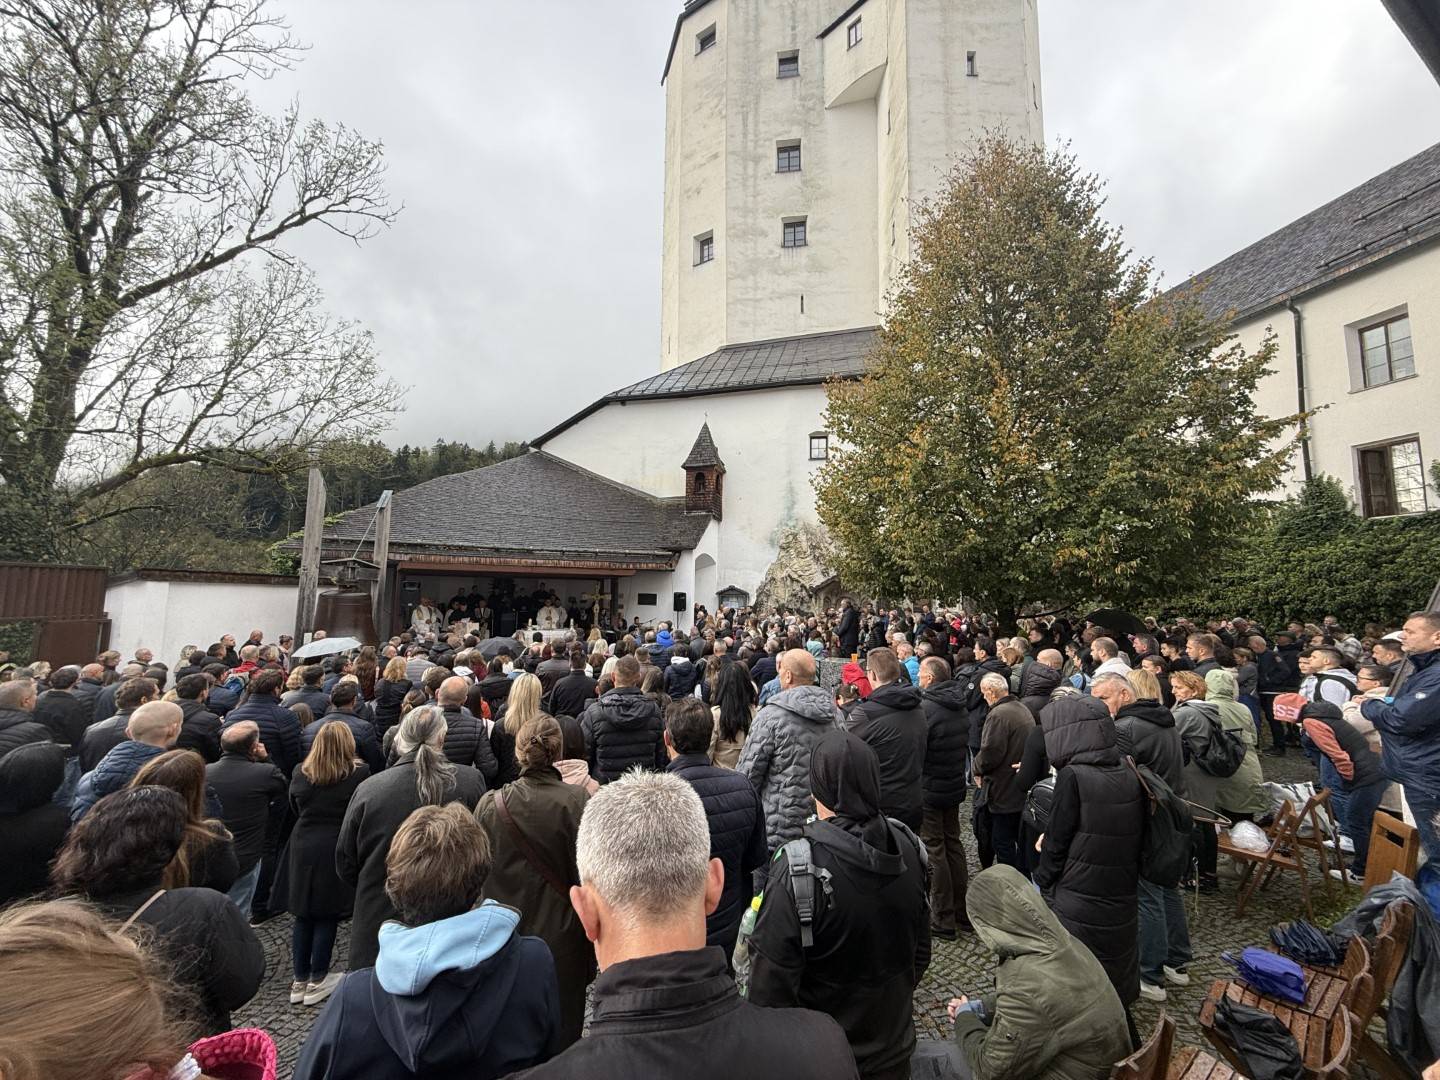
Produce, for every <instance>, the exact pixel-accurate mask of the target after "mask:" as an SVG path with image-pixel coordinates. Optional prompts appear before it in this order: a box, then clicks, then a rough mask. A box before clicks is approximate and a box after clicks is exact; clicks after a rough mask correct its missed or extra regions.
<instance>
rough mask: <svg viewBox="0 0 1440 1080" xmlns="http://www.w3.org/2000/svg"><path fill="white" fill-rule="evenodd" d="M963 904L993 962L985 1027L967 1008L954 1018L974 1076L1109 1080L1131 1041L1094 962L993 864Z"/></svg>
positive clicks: (1019, 883)
mask: <svg viewBox="0 0 1440 1080" xmlns="http://www.w3.org/2000/svg"><path fill="white" fill-rule="evenodd" d="M965 910H966V911H967V912H968V914H969V916H970V922H971V924H972V925H973V926H974V927H975V932H976V934H978V935H979V937H980V940H981V941H982V942H984V943H985V946H986V947H987V948H989V949H990V950H991V951H993V952H994V953H995V954H996V956H997V958H998V960H999V966H998V967H997V968H996V971H995V994H994V996H993V998H992V997H987V998H986V999H985V1011H986V1013H987V1014H988V1015H989V1016H990V1017H991V1022H990V1025H989V1026H988V1027H987V1026H986V1025H985V1024H984V1023H983V1022H982V1021H981V1020H980V1019H979V1017H977V1016H976V1015H975V1014H974V1013H969V1012H962V1013H961V1014H960V1016H959V1017H958V1018H957V1019H956V1021H955V1040H956V1042H958V1043H959V1044H960V1049H961V1051H962V1052H963V1053H964V1055H965V1059H966V1061H968V1062H969V1064H970V1069H971V1071H972V1072H973V1073H974V1076H975V1080H1002V1078H1007V1077H1009V1078H1014V1077H1022V1076H1023V1077H1035V1078H1037V1080H1104V1078H1105V1077H1108V1076H1109V1075H1110V1070H1111V1068H1112V1067H1113V1066H1114V1064H1115V1062H1117V1061H1120V1060H1122V1059H1123V1058H1125V1057H1126V1056H1127V1055H1128V1054H1129V1053H1130V1037H1129V1034H1128V1032H1127V1029H1126V1025H1125V1010H1124V1008H1122V1007H1121V1005H1120V999H1119V997H1117V996H1116V994H1115V988H1114V987H1113V986H1111V985H1110V979H1109V978H1108V977H1107V976H1106V974H1105V969H1104V968H1102V967H1101V966H1100V961H1098V960H1096V959H1095V957H1094V955H1093V954H1091V952H1090V950H1089V949H1087V948H1086V947H1085V946H1084V945H1082V944H1081V943H1080V942H1078V941H1076V940H1075V939H1074V938H1073V937H1071V936H1070V933H1069V932H1068V931H1067V930H1066V929H1065V928H1064V927H1063V926H1061V925H1060V921H1059V920H1058V919H1057V918H1056V917H1055V915H1054V914H1053V913H1052V912H1051V911H1050V909H1049V908H1048V907H1046V905H1045V901H1044V899H1043V898H1042V897H1041V896H1040V894H1039V892H1037V891H1036V889H1035V887H1034V886H1033V885H1031V884H1030V882H1028V881H1027V880H1025V878H1024V876H1023V875H1022V874H1020V872H1019V871H1017V870H1015V869H1013V868H1012V867H1009V866H998V865H997V866H992V867H990V868H989V869H988V870H982V871H981V872H980V873H979V874H978V875H976V876H975V877H974V878H973V879H971V881H970V888H969V891H968V892H967V893H966V897H965Z"/></svg>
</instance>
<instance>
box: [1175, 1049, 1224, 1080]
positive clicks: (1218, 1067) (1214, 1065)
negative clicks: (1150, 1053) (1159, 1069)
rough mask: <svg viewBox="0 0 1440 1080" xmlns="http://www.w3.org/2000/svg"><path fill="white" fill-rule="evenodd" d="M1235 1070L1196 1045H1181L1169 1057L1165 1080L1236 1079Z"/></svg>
mask: <svg viewBox="0 0 1440 1080" xmlns="http://www.w3.org/2000/svg"><path fill="white" fill-rule="evenodd" d="M1236 1075H1237V1074H1236V1072H1235V1070H1234V1069H1232V1068H1231V1067H1230V1066H1229V1065H1227V1064H1225V1062H1223V1061H1221V1060H1220V1059H1219V1058H1213V1057H1211V1056H1210V1055H1209V1054H1207V1053H1205V1051H1204V1050H1201V1049H1200V1048H1199V1047H1198V1046H1182V1047H1181V1048H1180V1049H1179V1050H1177V1051H1175V1056H1174V1057H1173V1058H1171V1059H1170V1068H1169V1069H1168V1070H1167V1071H1166V1073H1165V1080H1236Z"/></svg>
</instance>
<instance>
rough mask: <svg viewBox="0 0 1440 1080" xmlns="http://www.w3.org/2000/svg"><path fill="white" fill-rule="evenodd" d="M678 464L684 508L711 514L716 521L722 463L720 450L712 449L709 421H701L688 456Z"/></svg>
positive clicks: (693, 512)
mask: <svg viewBox="0 0 1440 1080" xmlns="http://www.w3.org/2000/svg"><path fill="white" fill-rule="evenodd" d="M680 467H681V468H682V469H684V470H685V512H686V513H687V514H710V515H711V516H713V517H714V518H715V520H716V521H719V520H720V516H721V514H720V508H721V498H722V496H723V494H724V490H723V489H724V486H725V463H724V462H723V461H721V460H720V451H718V450H716V449H715V440H714V439H713V438H711V437H710V425H709V424H708V423H706V424H701V425H700V434H699V435H697V436H696V437H695V445H694V446H692V447H691V448H690V456H689V457H687V458H686V459H685V462H684V464H682V465H681V466H680Z"/></svg>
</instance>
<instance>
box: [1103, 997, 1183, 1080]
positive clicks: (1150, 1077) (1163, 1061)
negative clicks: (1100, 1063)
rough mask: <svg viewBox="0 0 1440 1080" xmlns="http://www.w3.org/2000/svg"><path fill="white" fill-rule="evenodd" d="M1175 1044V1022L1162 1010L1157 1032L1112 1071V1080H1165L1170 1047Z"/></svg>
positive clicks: (1152, 1033)
mask: <svg viewBox="0 0 1440 1080" xmlns="http://www.w3.org/2000/svg"><path fill="white" fill-rule="evenodd" d="M1174 1043H1175V1021H1174V1020H1171V1019H1170V1017H1168V1016H1166V1015H1165V1010H1164V1009H1161V1010H1160V1019H1158V1020H1157V1021H1155V1030H1154V1031H1152V1032H1151V1033H1150V1037H1149V1038H1148V1039H1146V1040H1145V1043H1144V1045H1143V1046H1141V1047H1140V1049H1139V1050H1136V1051H1135V1053H1133V1054H1131V1055H1130V1056H1129V1057H1127V1058H1126V1059H1125V1060H1124V1061H1120V1062H1117V1063H1116V1064H1115V1067H1114V1068H1113V1069H1111V1070H1110V1080H1165V1071H1166V1069H1167V1068H1169V1065H1170V1047H1171V1046H1173V1045H1174Z"/></svg>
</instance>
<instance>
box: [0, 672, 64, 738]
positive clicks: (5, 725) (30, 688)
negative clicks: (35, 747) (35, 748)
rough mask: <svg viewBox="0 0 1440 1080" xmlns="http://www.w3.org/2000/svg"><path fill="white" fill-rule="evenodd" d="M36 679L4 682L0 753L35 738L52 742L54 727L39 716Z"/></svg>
mask: <svg viewBox="0 0 1440 1080" xmlns="http://www.w3.org/2000/svg"><path fill="white" fill-rule="evenodd" d="M35 697H36V694H35V682H34V680H33V679H11V680H10V681H9V682H7V683H0V757H4V756H5V755H6V754H8V753H10V751H11V750H15V749H17V748H19V747H21V746H25V745H28V744H29V743H34V742H51V741H53V740H52V739H51V737H50V729H49V728H47V727H46V726H45V725H44V724H42V723H40V722H39V721H38V720H36V719H35Z"/></svg>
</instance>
